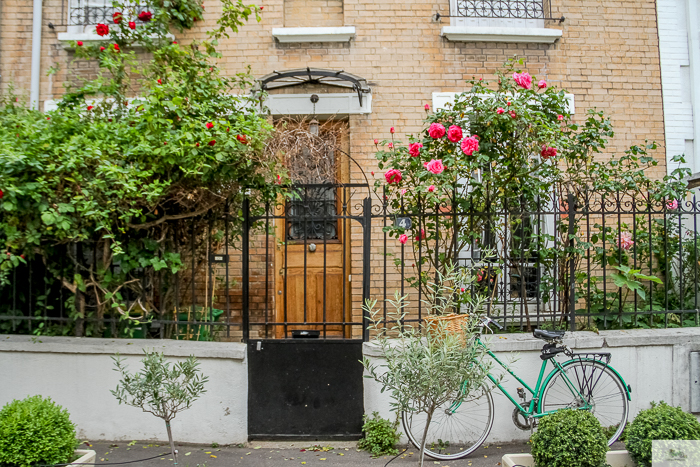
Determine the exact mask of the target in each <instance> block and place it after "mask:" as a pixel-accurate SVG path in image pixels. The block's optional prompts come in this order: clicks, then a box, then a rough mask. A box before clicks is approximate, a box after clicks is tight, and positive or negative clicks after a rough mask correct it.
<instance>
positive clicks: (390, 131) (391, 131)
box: [389, 126, 394, 134]
mask: <svg viewBox="0 0 700 467" xmlns="http://www.w3.org/2000/svg"><path fill="white" fill-rule="evenodd" d="M389 133H392V134H393V133H394V127H393V126H392V127H391V128H389Z"/></svg>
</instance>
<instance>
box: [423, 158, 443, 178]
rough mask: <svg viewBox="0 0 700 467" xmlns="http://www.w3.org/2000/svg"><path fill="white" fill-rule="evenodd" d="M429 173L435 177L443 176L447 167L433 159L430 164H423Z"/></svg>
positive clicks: (438, 160) (440, 161)
mask: <svg viewBox="0 0 700 467" xmlns="http://www.w3.org/2000/svg"><path fill="white" fill-rule="evenodd" d="M423 165H424V166H425V168H426V169H428V171H430V172H432V173H434V174H435V175H439V174H441V173H442V172H443V171H444V170H445V166H444V165H442V160H440V159H431V160H430V162H426V163H425V164H423Z"/></svg>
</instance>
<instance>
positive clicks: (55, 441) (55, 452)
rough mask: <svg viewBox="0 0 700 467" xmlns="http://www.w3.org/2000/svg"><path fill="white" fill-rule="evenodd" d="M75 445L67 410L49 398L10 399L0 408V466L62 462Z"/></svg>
mask: <svg viewBox="0 0 700 467" xmlns="http://www.w3.org/2000/svg"><path fill="white" fill-rule="evenodd" d="M77 445H78V443H77V441H76V439H75V425H73V423H72V422H71V421H70V418H69V415H68V411H67V410H65V409H64V408H63V407H61V406H60V405H58V404H56V403H55V402H53V401H52V400H51V398H46V399H43V398H42V397H41V396H32V397H27V398H26V399H23V400H21V401H20V400H14V401H12V402H10V403H8V404H6V405H5V406H4V407H3V408H2V410H0V465H1V466H3V467H28V466H30V465H34V464H62V463H66V462H68V461H70V460H71V457H72V456H73V451H74V449H75V448H76V446H77Z"/></svg>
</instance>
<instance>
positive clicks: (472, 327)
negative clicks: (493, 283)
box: [362, 266, 490, 466]
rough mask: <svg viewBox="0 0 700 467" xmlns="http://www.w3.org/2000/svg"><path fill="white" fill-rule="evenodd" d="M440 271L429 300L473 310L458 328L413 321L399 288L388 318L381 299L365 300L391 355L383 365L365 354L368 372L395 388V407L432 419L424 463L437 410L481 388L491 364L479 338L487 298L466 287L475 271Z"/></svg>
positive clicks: (441, 310) (438, 308) (437, 311)
mask: <svg viewBox="0 0 700 467" xmlns="http://www.w3.org/2000/svg"><path fill="white" fill-rule="evenodd" d="M437 275H438V278H437V280H436V281H435V282H434V283H431V284H429V285H430V286H431V288H432V290H433V291H434V294H433V295H432V296H431V300H430V301H426V305H429V307H430V308H428V309H429V310H430V313H431V314H433V315H437V316H439V315H446V314H448V313H450V312H455V311H458V310H460V309H461V310H462V311H464V310H469V314H465V315H464V319H463V321H462V325H461V330H459V331H455V330H454V329H452V330H450V329H448V325H447V324H446V321H442V320H439V319H437V320H429V321H428V322H429V323H430V324H429V325H427V326H426V325H421V324H419V325H416V326H413V325H411V324H409V322H407V321H406V317H407V312H406V311H405V308H406V306H407V305H408V302H407V301H406V298H407V297H406V296H401V295H400V294H399V292H398V291H397V292H396V293H395V294H394V299H393V300H387V301H388V302H389V303H390V304H391V305H392V307H393V308H394V310H395V311H393V312H391V313H389V314H388V315H390V316H391V318H388V319H387V321H386V322H385V321H384V320H383V317H382V316H380V312H381V311H380V310H376V309H375V307H376V304H377V301H376V300H374V301H370V300H368V301H367V303H365V310H366V311H367V312H368V313H369V317H368V319H369V320H370V322H371V324H370V326H369V328H370V331H371V332H374V333H375V340H374V342H375V343H376V344H377V345H378V346H379V347H380V348H381V351H382V354H383V356H384V358H385V359H386V363H384V364H379V365H378V364H376V363H373V362H372V361H371V360H370V359H368V358H367V357H365V358H364V359H363V362H362V363H363V366H364V367H365V370H366V371H367V372H368V373H369V375H367V376H366V377H368V378H373V379H375V380H376V381H377V382H378V383H379V384H381V386H382V392H385V391H387V390H388V391H390V393H391V395H392V402H391V406H392V410H394V411H396V412H397V413H401V412H405V413H412V414H423V416H425V418H426V420H427V421H426V423H425V427H424V429H423V433H422V436H421V440H420V447H419V448H420V456H419V462H420V465H421V466H423V463H424V458H425V449H426V441H427V440H428V432H429V428H430V423H431V421H432V420H433V415H435V414H436V410H438V408H439V407H441V406H445V404H447V405H448V406H449V405H450V404H454V403H456V402H457V401H468V400H470V398H472V397H474V394H476V393H479V394H480V393H481V391H482V390H483V388H484V384H485V381H486V374H487V373H488V370H489V368H490V365H489V363H488V362H486V361H484V356H485V355H486V352H487V349H486V347H485V346H480V345H477V344H476V341H475V339H474V337H475V334H476V332H477V325H478V322H479V316H478V314H479V310H481V308H482V303H483V299H482V298H479V297H471V296H469V294H468V292H467V293H465V292H464V291H465V290H466V289H468V284H469V283H471V282H473V280H474V274H471V273H470V272H468V270H467V269H462V270H461V271H457V270H456V269H455V268H454V267H452V266H450V267H448V268H447V270H446V273H445V274H440V273H439V272H438V273H437ZM460 305H461V307H460ZM416 435H418V433H416Z"/></svg>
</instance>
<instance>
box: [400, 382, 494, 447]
mask: <svg viewBox="0 0 700 467" xmlns="http://www.w3.org/2000/svg"><path fill="white" fill-rule="evenodd" d="M493 410H494V409H493V397H492V396H491V391H489V390H488V388H486V386H483V387H482V389H481V391H479V392H477V393H476V394H474V395H473V396H469V397H468V398H467V399H466V400H464V401H461V402H460V401H455V402H451V403H446V404H444V405H443V406H441V407H438V408H437V409H436V410H435V413H434V414H433V419H432V420H431V422H430V427H429V428H428V434H427V442H426V444H425V454H426V455H427V456H430V457H432V458H434V459H438V460H454V459H461V458H463V457H466V456H468V455H469V454H471V453H472V452H474V451H475V450H476V449H477V448H478V447H479V446H481V444H482V443H483V442H484V441H485V440H486V438H487V437H488V435H489V432H490V431H491V427H492V426H493V418H494V413H493ZM401 418H402V420H403V427H404V430H405V431H406V436H408V439H409V440H410V441H411V443H413V445H414V446H415V447H416V448H418V449H420V446H421V442H422V440H423V433H424V432H425V424H426V421H427V416H426V414H424V413H412V412H403V413H402V414H401Z"/></svg>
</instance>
